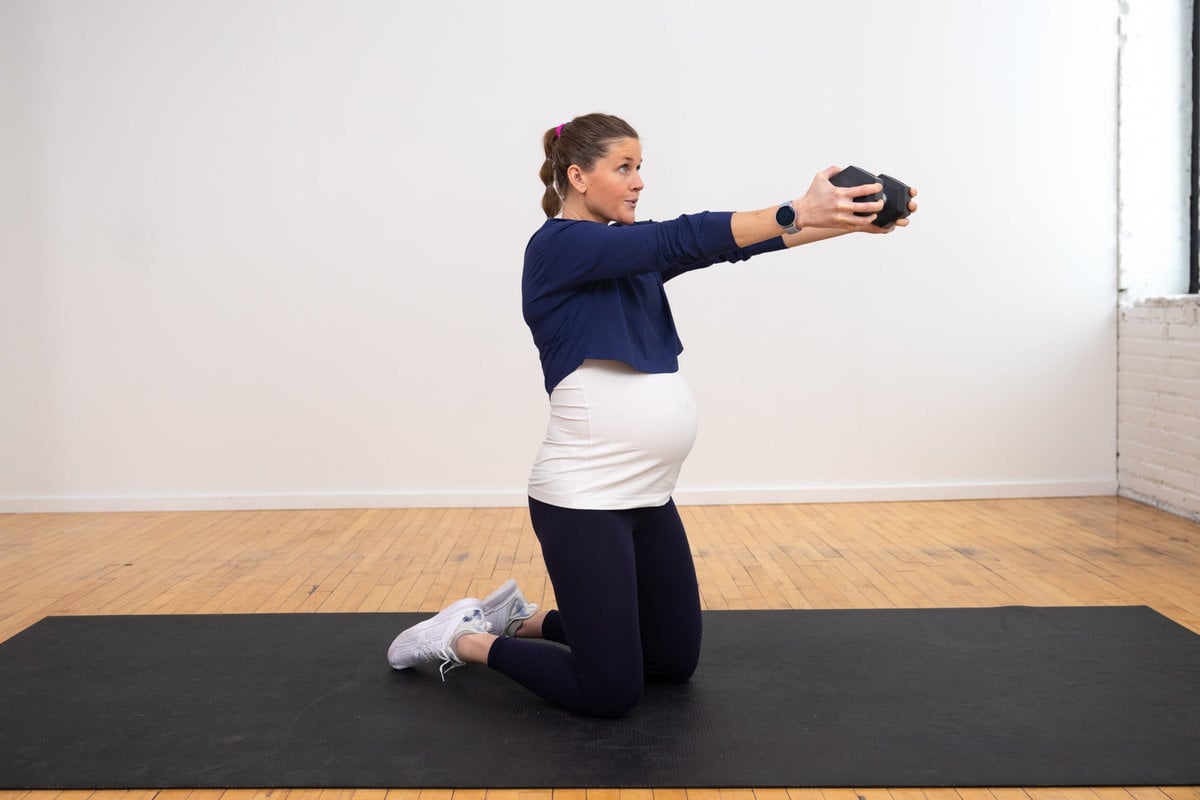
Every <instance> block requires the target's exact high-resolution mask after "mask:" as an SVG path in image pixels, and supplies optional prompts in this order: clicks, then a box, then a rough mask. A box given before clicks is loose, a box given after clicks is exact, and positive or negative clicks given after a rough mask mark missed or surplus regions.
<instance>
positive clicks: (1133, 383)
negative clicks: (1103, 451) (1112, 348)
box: [1117, 296, 1200, 521]
mask: <svg viewBox="0 0 1200 800" xmlns="http://www.w3.org/2000/svg"><path fill="white" fill-rule="evenodd" d="M1118 331H1119V337H1120V339H1119V344H1118V347H1117V448H1118V456H1117V483H1118V486H1119V491H1120V494H1121V495H1122V496H1124V497H1129V498H1133V499H1136V500H1140V501H1142V502H1146V503H1150V504H1151V505H1154V506H1158V507H1159V508H1163V509H1165V510H1168V511H1173V512H1175V513H1177V514H1182V515H1183V516H1186V517H1188V518H1190V519H1194V520H1197V521H1200V297H1196V296H1188V297H1160V298H1149V299H1145V300H1140V301H1137V302H1136V303H1134V304H1132V305H1129V306H1126V307H1123V308H1122V309H1121V317H1120V323H1119V328H1118Z"/></svg>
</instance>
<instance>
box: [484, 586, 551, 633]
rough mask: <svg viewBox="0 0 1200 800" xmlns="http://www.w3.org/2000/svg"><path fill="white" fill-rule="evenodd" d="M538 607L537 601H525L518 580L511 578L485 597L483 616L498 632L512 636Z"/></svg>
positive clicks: (493, 629) (494, 630)
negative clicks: (518, 586)
mask: <svg viewBox="0 0 1200 800" xmlns="http://www.w3.org/2000/svg"><path fill="white" fill-rule="evenodd" d="M537 608H538V607H537V603H527V602H525V595H523V594H521V590H520V589H518V588H517V582H516V581H514V580H512V579H509V580H507V581H505V582H504V585H502V586H501V587H500V588H499V589H497V590H496V591H494V592H492V593H491V594H489V595H488V596H487V597H485V598H484V600H483V617H484V619H486V620H487V621H488V624H489V625H491V626H492V631H493V632H495V633H496V634H499V635H501V636H512V635H513V634H515V633H516V632H517V628H519V627H521V623H522V622H524V621H525V620H527V619H529V618H530V617H532V616H533V612H535V611H537Z"/></svg>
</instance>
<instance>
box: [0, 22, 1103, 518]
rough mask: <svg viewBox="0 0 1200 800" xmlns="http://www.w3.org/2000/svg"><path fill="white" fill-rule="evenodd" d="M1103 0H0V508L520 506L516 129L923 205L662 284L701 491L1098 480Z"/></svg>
mask: <svg viewBox="0 0 1200 800" xmlns="http://www.w3.org/2000/svg"><path fill="white" fill-rule="evenodd" d="M1117 15H1118V8H1117V4H1116V3H1096V2H1095V0H1054V2H1049V3H1047V2H1044V0H1021V2H1011V3H1003V4H999V3H987V2H982V0H979V1H978V2H975V1H972V2H958V0H913V1H912V2H906V3H899V4H898V3H892V2H883V0H869V1H868V2H857V3H843V2H838V1H837V0H825V1H824V2H811V3H796V2H770V3H766V2H761V3H756V2H749V3H741V4H728V3H720V4H718V3H715V2H713V3H703V4H696V3H693V2H682V0H673V1H672V2H663V3H656V4H646V3H641V2H632V1H629V2H626V1H625V0H621V1H619V2H613V3H608V4H606V5H605V6H604V7H603V10H600V9H599V8H598V7H596V6H594V5H581V4H572V3H562V2H548V0H542V1H537V2H526V3H520V4H494V3H492V4H484V3H472V2H469V3H466V4H461V3H460V4H435V3H422V4H414V3H393V2H367V0H357V1H355V2H347V3H337V4H334V3H322V2H315V0H308V1H307V2H297V1H296V0H289V2H284V0H258V1H257V2H243V1H242V0H239V1H238V2H233V1H232V0H217V1H215V2H207V3H163V2H158V0H108V1H107V2H104V3H93V2H89V1H88V0H58V1H57V2H56V1H55V0H6V2H2V3H0V119H3V121H4V124H3V125H0V268H2V270H3V274H2V280H3V286H4V291H3V293H2V295H0V336H2V337H3V350H2V351H0V412H2V413H0V511H6V510H7V511H15V510H32V509H76V508H97V509H110V508H159V507H170V508H203V507H262V506H293V505H358V504H397V505H398V504H474V503H520V502H522V501H523V491H522V490H523V486H524V480H525V477H526V474H527V469H528V464H529V462H530V460H531V458H532V456H533V453H534V451H535V449H536V446H537V442H538V440H539V437H540V435H541V433H542V431H543V429H544V416H545V411H546V399H545V395H544V393H543V392H542V390H541V381H540V376H539V372H538V368H537V358H536V353H535V351H534V349H533V346H532V344H531V342H530V340H529V336H528V333H527V331H526V330H525V329H524V327H523V324H522V322H521V319H520V308H519V305H520V296H519V273H520V263H521V253H522V251H523V248H524V244H525V242H526V240H527V239H528V237H529V235H530V234H531V233H532V231H533V230H534V229H535V227H536V226H537V225H538V224H540V216H541V215H540V212H539V209H538V199H539V197H540V194H541V186H540V184H539V183H538V181H537V179H536V171H537V168H538V166H539V163H540V160H541V154H540V134H541V132H542V131H543V130H544V129H545V128H546V127H549V126H551V125H554V124H556V123H558V122H562V121H565V120H566V119H568V118H569V117H571V116H573V115H575V114H578V113H585V112H587V111H592V110H606V111H610V112H613V113H619V114H621V115H623V116H625V117H627V118H628V119H629V120H630V121H631V122H632V123H633V124H634V125H635V126H636V127H638V128H639V130H640V131H641V133H642V136H643V144H644V148H645V155H646V164H645V169H644V172H643V174H644V177H645V178H646V182H647V189H646V191H645V193H644V201H643V203H642V206H641V207H640V209H639V211H640V213H641V215H642V216H643V217H648V218H666V217H670V216H674V215H676V214H678V213H681V212H685V211H696V210H701V209H704V208H734V209H736V208H757V207H762V206H765V205H768V204H772V203H775V202H778V201H779V200H782V199H784V198H786V197H789V196H794V195H798V194H800V193H802V192H803V191H804V189H805V188H806V187H807V185H808V183H809V181H810V179H811V176H812V174H813V173H815V172H816V171H818V170H820V169H822V168H824V167H826V166H828V165H829V164H832V163H838V164H847V163H855V164H858V165H860V166H863V167H866V168H869V169H874V170H876V171H883V172H890V173H892V174H894V175H897V176H898V177H901V178H904V179H907V180H909V181H910V182H912V183H913V184H915V185H917V186H918V187H919V188H920V189H921V199H922V201H923V203H922V210H921V212H920V214H919V216H918V217H917V218H916V219H915V220H914V224H913V225H912V227H911V228H910V229H909V230H906V231H900V232H897V233H896V234H894V235H892V236H887V237H857V238H856V239H843V240H838V241H834V242H827V243H822V244H819V245H816V246H813V247H811V248H806V249H804V250H802V251H797V252H790V253H786V254H778V255H775V256H772V257H765V258H762V259H758V260H755V261H753V262H750V263H748V264H744V265H739V266H736V267H730V268H721V269H714V270H709V271H707V272H702V273H698V274H696V275H693V276H688V277H686V278H683V279H681V280H680V281H678V282H676V283H674V284H673V286H672V290H671V292H672V302H673V304H674V307H675V310H676V316H677V318H678V323H679V327H680V329H681V332H682V335H683V338H684V342H685V344H686V345H687V348H688V349H687V352H686V353H685V355H684V358H683V367H684V369H685V370H686V371H687V373H688V375H689V379H690V380H691V382H692V384H693V388H694V389H695V391H696V394H697V399H698V401H699V404H700V408H701V420H702V421H701V432H700V436H699V438H698V440H697V444H696V449H695V450H694V451H693V455H692V458H691V459H690V461H689V462H688V465H687V466H686V467H685V469H684V473H683V476H682V479H681V485H680V492H679V497H680V499H681V500H683V501H685V502H688V501H691V502H696V501H722V502H731V501H738V500H755V501H764V500H806V499H890V498H895V497H966V496H983V497H991V496H1011V495H1038V494H1078V493H1111V492H1112V491H1114V490H1115V486H1116V484H1115V449H1116V448H1115V427H1116V421H1115V414H1116V412H1115V407H1116V389H1115V387H1116V378H1115V361H1116V355H1115V337H1116V303H1115V296H1116V291H1117V286H1116V245H1117V242H1116V233H1115V231H1116V169H1117V168H1116V97H1117V92H1116V74H1117Z"/></svg>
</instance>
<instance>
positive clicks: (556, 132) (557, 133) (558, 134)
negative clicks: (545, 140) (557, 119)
mask: <svg viewBox="0 0 1200 800" xmlns="http://www.w3.org/2000/svg"><path fill="white" fill-rule="evenodd" d="M566 124H567V123H565V122H564V123H563V124H562V125H559V126H558V127H557V128H555V129H554V138H555V139H561V138H562V129H563V125H566Z"/></svg>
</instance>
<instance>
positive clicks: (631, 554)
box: [488, 498, 701, 717]
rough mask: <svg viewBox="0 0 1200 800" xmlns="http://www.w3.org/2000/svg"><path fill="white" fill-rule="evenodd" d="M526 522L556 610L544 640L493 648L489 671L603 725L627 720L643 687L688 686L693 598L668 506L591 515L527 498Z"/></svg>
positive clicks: (694, 650) (694, 640) (694, 657)
mask: <svg viewBox="0 0 1200 800" xmlns="http://www.w3.org/2000/svg"><path fill="white" fill-rule="evenodd" d="M529 513H530V517H531V519H532V521H533V529H534V532H535V533H536V534H537V537H538V541H539V542H541V545H542V557H543V559H544V560H545V562H546V570H547V572H549V574H550V581H551V583H552V584H553V585H554V595H555V599H556V600H557V601H558V610H557V611H551V612H550V613H549V614H547V616H546V619H545V622H544V623H543V625H542V636H543V638H544V639H546V640H547V641H538V640H536V639H506V638H501V639H498V640H497V641H496V643H495V644H494V645H493V646H492V649H491V653H490V654H489V656H488V666H489V667H491V668H492V669H495V670H497V671H499V672H502V673H504V674H505V675H507V676H509V677H510V678H512V679H513V680H515V681H517V682H518V683H520V684H521V685H522V686H524V687H526V688H527V689H530V690H531V691H533V692H535V693H537V694H538V695H540V696H541V697H543V698H545V699H546V700H548V701H550V702H551V703H554V704H556V705H559V706H562V707H563V708H566V709H569V710H571V711H574V712H576V713H580V714H588V715H592V716H600V717H619V716H623V715H624V714H626V713H628V712H629V711H630V709H632V708H633V707H634V706H635V705H637V703H638V701H640V700H641V697H642V688H643V686H644V684H645V681H646V680H659V681H667V682H672V683H683V682H686V681H687V680H688V679H689V678H691V676H692V673H693V672H694V671H695V669H696V663H697V661H698V660H699V658H700V634H701V624H700V593H699V589H698V587H697V584H696V568H695V565H694V564H693V563H692V552H691V548H690V547H689V546H688V541H687V534H686V532H685V531H684V529H683V522H682V521H681V520H680V519H679V512H678V511H677V510H676V508H675V503H674V501H668V502H667V504H666V505H664V506H659V507H656V508H639V509H632V510H629V511H591V510H578V509H567V508H559V507H557V506H552V505H548V504H546V503H542V502H540V501H538V500H534V499H533V498H530V500H529ZM550 642H557V643H559V644H551V643H550ZM559 645H567V647H565V648H564V647H561V646H559Z"/></svg>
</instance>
